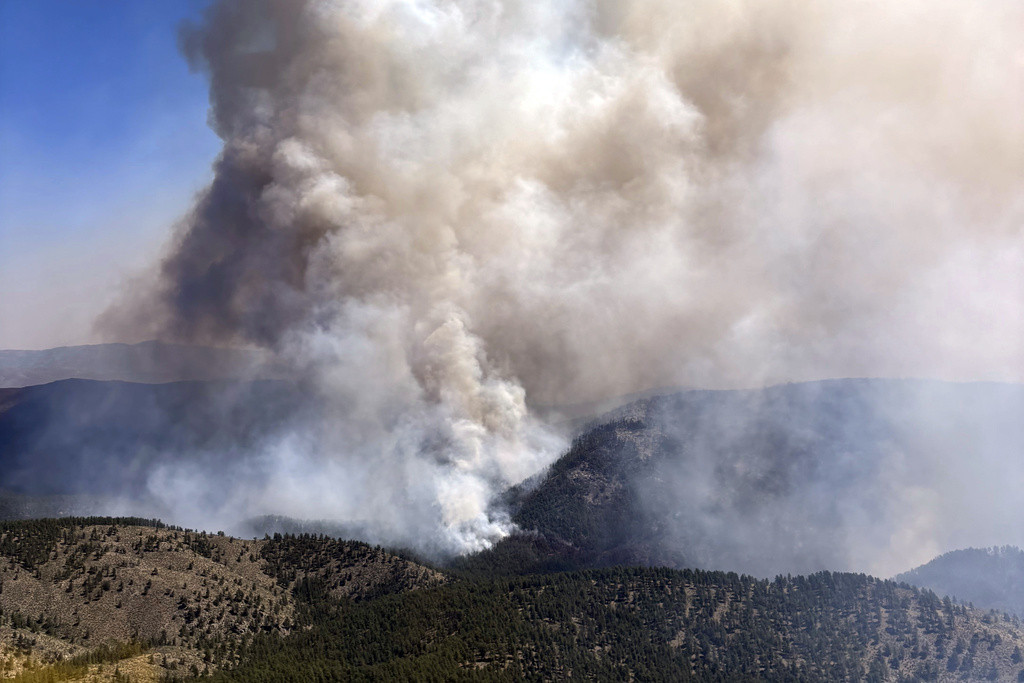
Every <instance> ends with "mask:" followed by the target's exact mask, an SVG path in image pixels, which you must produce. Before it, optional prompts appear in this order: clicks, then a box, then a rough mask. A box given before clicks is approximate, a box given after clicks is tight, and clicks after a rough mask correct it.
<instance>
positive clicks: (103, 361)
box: [0, 341, 282, 387]
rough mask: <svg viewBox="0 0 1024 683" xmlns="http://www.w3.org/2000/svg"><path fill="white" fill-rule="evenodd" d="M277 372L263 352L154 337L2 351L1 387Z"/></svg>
mask: <svg viewBox="0 0 1024 683" xmlns="http://www.w3.org/2000/svg"><path fill="white" fill-rule="evenodd" d="M281 375H282V370H281V368H278V367H276V366H274V365H273V364H272V363H271V362H270V361H269V360H268V358H267V357H266V356H265V355H264V354H262V353H261V352H257V351H250V350H244V349H218V348H210V347H202V346H182V345H180V344H165V343H162V342H155V341H150V342H142V343H139V344H92V345H88V346H62V347H59V348H54V349H44V350H40V351H20V350H0V387H28V386H34V385H38V384H48V383H50V382H57V381H60V380H64V379H94V380H119V381H123V382H183V381H206V380H215V379H221V380H223V379H256V378H271V377H278V376H281Z"/></svg>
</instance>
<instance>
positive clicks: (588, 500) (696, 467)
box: [468, 380, 1024, 577]
mask: <svg viewBox="0 0 1024 683" xmlns="http://www.w3.org/2000/svg"><path fill="white" fill-rule="evenodd" d="M1021 414H1024V387H1021V386H1019V385H995V384H991V385H986V384H976V385H966V384H965V385H957V384H947V383H940V382H924V381H914V380H836V381H827V382H812V383H808V384H795V385H785V386H779V387H772V388H768V389H759V390H750V391H720V392H709V391H691V392H684V393H680V394H675V395H671V396H662V397H656V398H652V399H646V400H642V401H638V402H635V403H633V404H630V405H627V406H624V407H622V408H620V409H619V410H617V411H614V412H613V413H611V414H609V415H607V416H605V417H604V418H603V419H602V420H599V421H597V424H596V426H593V427H592V428H590V429H589V430H587V431H585V432H584V433H582V434H581V435H580V436H578V437H577V438H576V439H575V440H574V442H573V444H572V447H571V448H570V449H569V451H568V452H567V453H566V454H565V455H564V456H563V457H562V458H560V459H559V460H558V461H557V462H556V463H554V464H553V465H552V466H551V468H550V469H549V470H548V471H547V472H545V473H544V474H543V475H542V476H540V477H537V478H536V479H535V480H533V481H530V482H526V483H525V484H523V485H521V486H519V487H517V488H516V489H514V490H512V491H510V492H509V494H508V495H507V497H506V500H505V504H506V505H507V506H508V507H509V508H511V510H512V512H513V517H512V518H513V521H515V523H516V524H517V525H518V526H519V527H520V528H521V529H522V530H524V532H525V533H524V534H521V535H519V536H517V537H513V538H510V539H506V540H505V541H503V542H502V543H501V544H499V546H498V548H497V549H496V550H495V551H493V552H491V553H485V554H484V555H483V556H480V557H477V558H472V559H470V560H469V561H468V565H471V567H469V568H472V567H482V568H484V569H485V570H486V571H492V570H495V569H497V568H498V567H501V568H503V570H504V571H513V572H515V571H521V570H531V571H532V570H546V569H552V568H559V569H573V568H587V567H601V566H611V565H617V564H640V565H648V566H669V567H677V568H684V567H702V568H707V569H726V570H734V571H741V572H747V573H750V574H753V575H757V576H764V577H772V576H775V575H776V574H780V573H782V574H786V573H793V574H807V573H811V572H815V571H819V570H823V569H829V570H845V571H864V570H867V569H870V568H872V567H875V568H877V569H878V571H879V573H886V574H888V573H891V572H895V571H897V570H898V569H899V568H900V567H901V566H903V567H905V566H907V564H908V563H907V562H905V561H903V562H902V564H901V558H903V557H904V556H913V555H912V554H911V553H912V550H913V546H912V545H910V543H912V542H915V541H919V542H921V543H922V545H928V544H935V543H940V544H945V545H952V544H956V543H962V542H964V540H968V542H969V539H971V538H979V534H984V535H985V537H987V536H991V535H997V536H998V535H999V534H1001V533H1005V537H1006V538H1008V539H1012V538H1014V537H1016V535H1018V534H1019V533H1020V531H1019V528H1018V526H1017V524H1016V522H1015V521H1014V520H1016V519H1019V515H1017V514H1016V513H1017V512H1024V510H1019V508H1020V507H1021V503H1020V500H1021V499H1020V497H1019V495H1018V492H1017V491H1016V490H1015V488H1014V486H1012V485H1011V484H1010V483H1009V482H1010V481H1013V479H1012V477H1010V476H1009V474H1008V473H1010V472H1016V471H1017V470H1016V469H1015V468H1018V467H1020V465H1019V457H1017V454H1019V453H1020V452H1022V451H1024V426H1022V425H1021V423H1020V420H1019V415H1021ZM997 473H999V474H997ZM905 491H908V492H910V493H904V492H905ZM911 496H913V497H911ZM954 496H955V499H956V500H957V501H958V503H957V505H958V506H953V505H945V506H937V507H936V506H935V505H932V504H931V501H936V502H938V501H943V500H952V499H953V498H954ZM915 500H921V501H924V502H925V503H927V504H928V505H929V506H930V507H929V508H928V509H927V510H920V511H919V510H916V509H914V508H913V507H911V504H912V503H913V502H914V501H915ZM964 506H966V507H964ZM925 514H927V515H929V516H930V517H932V518H934V519H935V520H936V522H937V523H936V524H934V525H933V526H932V527H931V528H928V529H926V531H927V532H928V533H930V534H934V535H931V536H924V537H920V538H917V537H915V536H914V534H916V533H918V532H919V529H918V527H917V526H915V520H916V519H917V518H918V516H920V515H925ZM943 515H945V516H948V518H949V519H948V524H945V525H944V524H941V523H938V522H941V521H942V520H943V519H944V517H943ZM895 539H899V540H898V541H897V540H895ZM890 567H891V569H890Z"/></svg>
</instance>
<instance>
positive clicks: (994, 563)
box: [895, 546, 1024, 616]
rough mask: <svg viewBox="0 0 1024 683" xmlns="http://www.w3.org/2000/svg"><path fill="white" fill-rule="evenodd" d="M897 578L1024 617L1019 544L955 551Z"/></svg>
mask: <svg viewBox="0 0 1024 683" xmlns="http://www.w3.org/2000/svg"><path fill="white" fill-rule="evenodd" d="M895 580H896V581H905V582H906V583H909V584H913V585H915V586H920V587H921V588H930V589H931V590H933V591H935V592H936V593H939V594H940V595H953V596H956V598H957V599H958V600H961V601H963V602H972V603H974V605H975V606H977V607H983V608H986V609H990V608H991V609H998V610H1004V611H1006V612H1010V613H1012V614H1016V615H1017V616H1024V550H1021V549H1020V548H1017V547H1015V546H1002V547H997V548H966V549H964V550H954V551H952V552H948V553H945V554H944V555H940V556H939V557H936V558H935V559H934V560H932V561H931V562H929V563H927V564H924V565H921V566H920V567H918V568H917V569H912V570H910V571H908V572H904V573H903V574H900V575H899V576H897V577H896V578H895Z"/></svg>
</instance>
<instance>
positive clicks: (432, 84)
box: [103, 0, 1024, 551]
mask: <svg viewBox="0 0 1024 683" xmlns="http://www.w3.org/2000/svg"><path fill="white" fill-rule="evenodd" d="M180 40H181V46H182V50H183V53H184V54H185V56H186V57H187V59H188V60H189V62H190V64H191V65H192V66H193V67H194V68H195V69H196V70H199V71H201V72H202V73H203V74H205V76H206V77H207V78H208V79H209V83H210V102H211V108H210V125H211V126H212V127H213V128H214V130H215V131H216V132H217V134H218V135H219V136H220V137H221V138H222V139H223V141H224V148H223V151H222V153H221V155H220V157H219V158H218V160H217V162H216V166H215V178H214V180H213V182H212V184H211V185H210V186H209V188H207V189H206V190H205V191H204V192H203V193H202V194H201V196H199V197H198V199H197V201H196V203H195V206H194V207H193V208H192V209H191V211H190V212H189V213H188V215H187V216H185V217H184V219H183V220H182V222H181V224H180V226H179V227H178V229H177V232H176V234H175V236H174V238H173V240H172V244H171V245H170V247H169V252H168V254H167V255H166V258H165V259H164V260H163V262H162V264H161V266H160V268H159V272H158V273H157V274H156V275H155V276H154V278H153V279H152V282H151V283H150V284H149V286H147V287H144V288H141V289H140V290H139V291H136V292H135V293H134V294H133V295H132V298H131V300H130V301H128V302H125V303H124V304H122V305H120V306H118V307H117V308H116V309H113V310H111V311H110V312H108V314H107V315H106V317H105V320H104V321H103V325H104V326H105V328H106V329H107V331H108V332H109V333H110V334H112V335H114V336H117V337H120V338H122V339H124V338H130V337H134V338H154V337H156V338H163V339H173V340H178V341H187V342H202V343H213V344H227V345H240V346H259V347H264V348H267V349H270V350H272V351H274V352H275V353H276V354H277V355H278V356H279V357H280V358H282V359H283V360H285V361H286V362H288V363H290V364H291V365H292V366H293V367H294V368H295V369H296V370H297V371H298V372H300V374H301V375H302V376H303V377H306V378H308V379H309V381H310V382H311V384H310V386H311V387H312V389H311V390H312V391H314V392H315V393H316V394H317V395H318V396H320V397H322V399H323V401H324V402H325V403H326V405H327V406H328V408H327V409H325V414H326V415H327V417H326V418H325V419H324V420H321V421H318V422H317V427H316V428H315V429H306V430H304V431H302V432H301V433H300V432H294V433H288V434H285V435H282V436H281V438H280V439H278V440H277V441H275V442H274V443H272V444H268V445H267V447H266V453H265V455H264V456H263V457H265V458H266V462H267V464H266V467H267V468H269V469H270V470H273V471H274V472H276V473H277V474H278V475H279V476H277V477H276V478H275V479H274V483H273V485H268V487H267V488H266V489H265V490H258V491H251V490H248V489H246V490H244V491H243V490H242V489H238V491H235V492H231V491H230V490H229V491H228V492H226V493H225V496H224V497H225V500H226V502H225V503H224V504H225V505H228V506H234V507H236V508H238V509H240V510H244V509H251V508H253V507H257V506H260V505H262V506H265V507H267V508H268V509H269V508H276V510H275V511H280V512H284V513H286V514H294V515H306V516H325V515H332V516H334V517H336V518H339V519H349V520H372V524H373V525H374V528H375V529H376V531H375V533H376V534H377V536H378V537H379V538H382V539H384V540H389V541H391V542H401V543H408V544H412V545H415V546H417V547H434V548H438V549H441V550H445V551H465V550H472V549H475V548H480V547H485V546H487V545H488V544H489V543H491V542H492V541H493V540H495V539H496V538H499V537H500V536H501V535H502V534H504V533H507V531H508V522H507V521H506V520H505V519H504V518H503V517H502V516H501V515H500V514H499V513H495V512H493V511H492V510H491V509H490V507H489V502H490V500H491V499H492V497H493V495H494V493H495V492H496V491H498V490H500V489H501V488H503V487H504V486H506V485H508V484H509V483H512V482H516V481H519V480H521V479H523V478H524V477H526V476H528V475H530V474H531V473H533V472H535V471H537V470H538V469H539V468H541V467H543V466H544V465H545V464H546V463H547V462H550V460H551V459H552V458H553V457H555V456H556V455H557V454H558V452H559V449H560V447H561V446H562V443H563V442H562V440H561V439H560V438H559V437H558V436H557V435H556V434H554V433H553V432H552V431H551V430H550V429H549V428H546V427H545V426H544V425H542V424H540V423H539V422H538V421H537V420H536V419H534V418H532V417H531V412H530V410H529V409H528V405H533V404H546V405H551V404H558V403H569V402H580V401H589V400H596V399H600V398H604V397H608V396H612V395H616V394H621V393H625V392H630V391H639V390H643V389H647V388H651V387H657V386H669V385H688V386H702V387H730V386H733V387H734V386H756V385H763V384H766V383H771V382H778V381H789V380H801V379H811V378H819V377H835V376H866V375H871V376H879V375H885V376H911V375H915V376H930V377H938V378H946V379H1000V380H1021V379H1024V343H1022V342H1024V275H1022V271H1021V268H1020V263H1021V258H1022V256H1024V237H1022V231H1021V225H1022V217H1024V192H1022V189H1024V119H1022V117H1021V116H1020V112H1021V111H1024V50H1022V48H1021V45H1024V5H1021V4H1020V3H1019V2H1016V1H1015V0H983V1H980V2H967V1H966V0H929V1H928V2H925V1H923V0H908V1H906V2H899V3H890V2H883V1H881V0H855V1H852V2H851V1H849V0H777V1H776V0H773V1H771V2H763V1H761V0H727V1H725V2H723V1H722V0H688V1H687V2H683V3H679V2H668V1H667V0H614V1H612V0H565V1H563V2H527V1H525V0H346V1H342V0H337V1H333V0H257V1H252V0H217V1H216V2H215V3H214V4H213V5H212V6H211V7H210V8H209V10H208V11H207V12H206V14H205V17H204V19H203V20H202V21H201V22H200V23H199V24H197V25H188V26H185V27H183V29H182V31H181V35H180ZM201 480H202V477H201V476H198V475H196V476H192V475H189V474H188V473H186V472H180V471H179V472H166V473H163V474H162V475H160V476H159V477H157V478H156V479H155V480H154V487H162V489H163V490H167V491H171V492H183V494H184V492H187V491H188V490H190V489H191V488H194V485H195V482H196V481H201ZM239 496H240V498H239Z"/></svg>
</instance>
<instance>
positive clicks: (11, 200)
mask: <svg viewBox="0 0 1024 683" xmlns="http://www.w3.org/2000/svg"><path fill="white" fill-rule="evenodd" d="M206 4H207V0H0V348H45V347H48V346H54V345H60V344H74V343H83V342H88V341H94V338H93V336H92V329H91V328H92V324H91V323H92V320H93V318H94V317H95V315H96V314H97V313H98V312H99V311H101V310H102V309H103V307H104V306H105V305H106V303H107V302H108V301H109V300H110V299H111V297H112V296H113V295H114V293H115V292H116V291H117V288H118V287H119V286H121V283H122V282H123V281H124V280H125V278H127V277H129V276H130V275H131V273H132V272H137V271H138V270H140V269H141V268H143V267H144V266H145V265H146V263H147V262H151V261H152V259H153V258H155V256H156V255H157V254H158V253H159V247H160V245H161V244H162V243H163V241H165V240H166V238H167V236H168V235H169V232H170V229H171V227H172V225H173V223H174V222H175V220H176V219H177V218H178V217H179V216H181V215H182V214H183V213H184V212H185V211H186V210H187V208H188V206H189V203H190V201H191V198H192V196H193V195H194V194H195V192H196V191H198V190H199V189H201V188H202V186H203V185H204V184H205V183H206V182H207V181H208V180H209V178H210V164H211V162H212V161H213V159H214V157H215V156H216V154H217V151H218V149H219V141H218V139H217V138H216V136H215V135H214V134H213V133H212V132H211V131H210V130H209V129H208V128H207V126H206V112H207V90H206V83H205V82H204V80H203V79H202V77H201V76H199V75H196V74H192V73H190V72H189V70H188V66H187V65H186V63H185V60H184V59H183V58H182V57H181V56H180V54H179V53H178V50H177V27H178V25H179V24H180V23H181V21H183V20H185V19H190V18H191V19H194V18H197V17H198V16H199V15H200V13H201V11H202V8H203V7H204V6H205V5H206Z"/></svg>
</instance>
